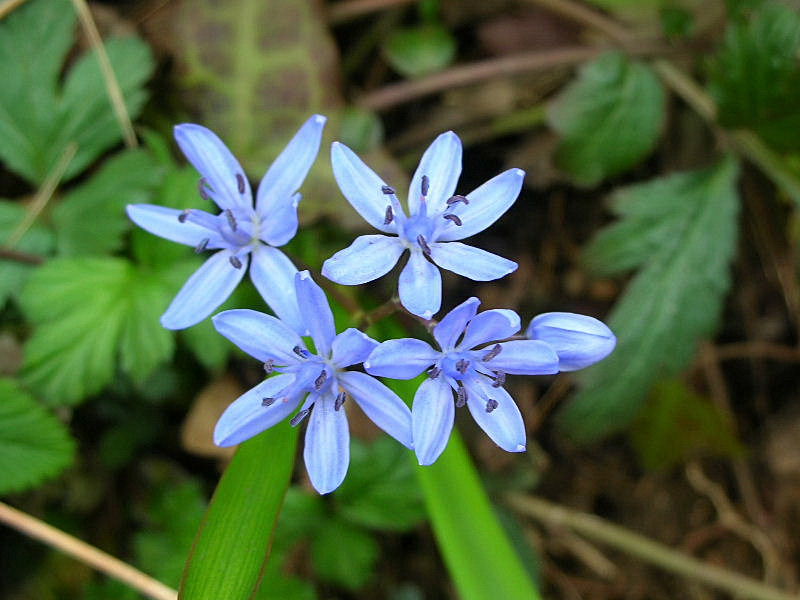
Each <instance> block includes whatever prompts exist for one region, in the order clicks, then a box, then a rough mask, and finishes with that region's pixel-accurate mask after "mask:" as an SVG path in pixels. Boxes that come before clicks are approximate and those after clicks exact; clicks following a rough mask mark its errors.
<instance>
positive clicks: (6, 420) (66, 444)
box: [0, 379, 75, 494]
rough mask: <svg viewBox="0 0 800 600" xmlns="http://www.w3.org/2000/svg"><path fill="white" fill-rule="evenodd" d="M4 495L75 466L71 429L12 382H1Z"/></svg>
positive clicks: (1, 488) (0, 458)
mask: <svg viewBox="0 0 800 600" xmlns="http://www.w3.org/2000/svg"><path fill="white" fill-rule="evenodd" d="M0 400H2V401H0V494H7V493H10V492H20V491H22V490H24V489H28V488H30V487H33V486H35V485H38V484H39V483H41V482H42V481H44V480H45V479H47V478H49V477H53V476H54V475H56V474H58V473H59V472H60V471H62V470H63V469H64V468H65V467H67V466H69V465H70V463H72V459H73V456H74V454H75V442H74V441H73V440H72V438H71V437H70V435H69V432H68V431H67V428H66V427H65V426H64V425H63V423H61V422H60V421H59V420H58V419H56V417H54V416H53V415H52V414H50V413H49V412H48V411H46V410H45V409H44V408H43V407H42V406H41V405H39V404H38V403H37V402H36V400H34V399H33V397H32V396H31V395H30V394H28V393H27V392H25V391H24V390H23V389H22V388H21V387H20V386H19V384H18V383H17V382H16V381H14V380H12V379H0Z"/></svg>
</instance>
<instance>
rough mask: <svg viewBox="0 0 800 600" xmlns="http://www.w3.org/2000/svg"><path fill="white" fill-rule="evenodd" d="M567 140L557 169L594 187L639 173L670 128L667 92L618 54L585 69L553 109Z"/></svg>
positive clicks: (554, 125) (654, 78)
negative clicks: (634, 171) (609, 179)
mask: <svg viewBox="0 0 800 600" xmlns="http://www.w3.org/2000/svg"><path fill="white" fill-rule="evenodd" d="M548 118H549V121H550V125H551V127H552V128H553V129H554V130H555V131H556V132H558V133H559V134H560V135H561V141H560V143H559V145H558V148H557V149H556V153H555V161H556V165H557V166H558V167H559V168H560V169H562V170H563V171H565V172H566V173H567V174H569V175H570V176H571V177H572V178H573V179H574V180H575V182H576V183H578V184H580V185H586V186H592V185H596V184H598V183H600V182H601V181H602V180H603V179H605V178H606V177H609V176H611V175H616V174H618V173H621V172H623V171H626V170H627V169H629V168H631V167H633V166H634V165H635V164H637V163H638V162H639V161H641V160H642V159H643V158H645V157H646V156H647V155H648V154H650V152H651V151H652V150H653V148H655V145H656V143H657V142H658V137H659V134H660V133H661V129H662V127H663V122H664V90H663V88H662V86H661V82H660V81H659V79H658V77H657V76H656V75H655V73H653V71H652V70H651V69H650V68H649V67H648V66H647V65H645V64H644V63H641V62H638V61H632V60H630V59H628V58H626V57H625V56H624V55H622V54H619V53H616V52H608V53H605V54H603V55H601V56H599V57H598V58H596V59H594V60H593V61H591V62H589V63H587V64H585V65H584V66H583V67H581V70H580V71H579V73H578V78H577V79H576V80H575V81H573V82H572V83H571V84H570V85H568V86H567V87H566V89H564V91H563V92H562V93H561V94H560V95H559V96H558V97H557V98H556V99H555V100H553V102H551V104H550V106H549V107H548Z"/></svg>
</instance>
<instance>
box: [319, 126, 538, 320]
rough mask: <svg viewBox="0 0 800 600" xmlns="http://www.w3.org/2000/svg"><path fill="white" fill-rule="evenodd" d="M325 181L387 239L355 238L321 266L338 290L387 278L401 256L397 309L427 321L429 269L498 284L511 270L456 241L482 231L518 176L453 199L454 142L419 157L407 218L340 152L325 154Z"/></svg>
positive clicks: (432, 308) (433, 274)
mask: <svg viewBox="0 0 800 600" xmlns="http://www.w3.org/2000/svg"><path fill="white" fill-rule="evenodd" d="M331 161H332V163H333V174H334V175H335V176H336V181H337V182H338V184H339V187H340V188H341V190H342V193H343V194H344V195H345V197H346V198H347V200H348V201H349V202H350V204H351V205H352V206H353V208H354V209H356V211H357V212H358V213H359V214H360V215H361V216H362V217H364V219H365V220H366V221H367V222H368V223H369V224H370V225H372V226H373V227H375V228H376V229H378V230H380V231H382V232H384V233H387V234H392V235H391V236H388V235H363V236H361V237H358V238H356V240H355V241H354V242H353V243H352V244H351V245H350V247H348V248H345V249H344V250H341V251H339V252H337V253H336V254H334V255H333V256H332V257H331V258H329V259H328V260H326V261H325V264H324V265H323V267H322V274H323V275H324V276H325V277H327V278H328V279H331V280H333V281H335V282H337V283H341V284H343V285H357V284H361V283H366V282H368V281H372V280H373V279H377V278H378V277H381V276H382V275H385V274H386V273H388V272H389V271H390V270H391V268H392V267H394V265H395V264H396V263H397V261H398V260H399V258H400V255H401V254H403V252H404V251H405V250H408V251H409V258H408V263H407V264H406V265H405V267H403V270H402V271H401V273H400V280H399V283H398V292H399V295H400V302H401V303H402V305H403V306H404V307H405V308H406V309H408V310H409V311H410V312H412V313H414V314H415V315H418V316H421V317H424V318H426V319H430V318H431V317H432V316H433V315H434V314H436V313H437V312H439V309H440V307H441V301H442V278H441V274H440V273H439V269H438V268H437V267H436V266H437V265H438V266H439V267H441V268H443V269H447V270H448V271H453V272H454V273H457V274H459V275H462V276H464V277H468V278H469V279H473V280H475V281H490V280H493V279H499V278H500V277H503V276H505V275H508V274H509V273H511V272H512V271H514V270H516V268H517V263H515V262H513V261H510V260H507V259H505V258H502V257H500V256H497V255H495V254H492V253H490V252H486V251H485V250H481V249H479V248H473V247H472V246H468V245H466V244H462V243H461V242H458V241H456V240H462V239H464V238H467V237H470V236H471V235H474V234H476V233H478V232H480V231H483V230H484V229H486V228H487V227H489V225H491V224H492V223H494V222H495V221H496V220H497V219H498V218H500V216H501V215H502V214H503V213H505V212H506V210H508V208H509V207H510V206H511V205H512V204H513V203H514V201H515V200H516V199H517V196H518V195H519V191H520V188H521V187H522V179H523V177H524V176H525V172H524V171H522V170H520V169H510V170H508V171H505V172H503V173H501V174H500V175H497V176H496V177H494V178H493V179H490V180H489V181H487V182H486V183H484V184H483V185H482V186H480V187H479V188H477V189H476V190H475V191H473V192H471V193H469V194H467V195H466V196H459V195H454V194H455V191H456V184H457V183H458V178H459V176H460V175H461V140H459V139H458V136H457V135H456V134H455V133H453V132H452V131H448V132H447V133H443V134H441V135H440V136H439V137H437V138H436V140H434V142H433V143H432V144H431V146H430V147H429V148H428V149H427V150H426V151H425V154H424V155H423V156H422V160H421V161H420V163H419V166H418V167H417V171H416V173H414V177H413V179H412V180H411V188H410V191H409V194H408V210H409V215H410V216H407V215H406V212H405V211H404V210H403V207H402V206H401V205H400V201H399V200H398V199H397V195H396V193H395V190H394V189H393V188H391V187H390V186H388V185H387V184H386V183H385V182H384V181H383V180H382V179H381V178H380V177H379V176H378V175H377V174H375V172H373V171H372V170H371V169H370V168H369V167H368V166H367V165H365V164H364V163H363V162H362V161H361V159H359V158H358V156H356V155H355V153H353V151H352V150H350V149H349V148H348V147H347V146H345V145H343V144H340V143H338V142H336V143H334V144H333V147H332V148H331Z"/></svg>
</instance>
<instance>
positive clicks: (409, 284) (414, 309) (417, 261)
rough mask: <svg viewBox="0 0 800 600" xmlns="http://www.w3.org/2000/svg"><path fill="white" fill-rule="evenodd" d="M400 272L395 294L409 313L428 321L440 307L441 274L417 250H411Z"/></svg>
mask: <svg viewBox="0 0 800 600" xmlns="http://www.w3.org/2000/svg"><path fill="white" fill-rule="evenodd" d="M410 254H411V255H410V256H409V258H408V263H406V266H405V267H403V270H402V271H401V272H400V280H399V281H398V285H397V292H398V294H399V296H400V304H402V305H403V306H404V307H405V308H406V310H408V311H409V312H411V313H413V314H415V315H417V316H419V317H422V318H423V319H430V318H432V317H433V315H435V314H436V313H437V312H439V309H440V308H441V307H442V274H441V273H439V269H437V268H436V266H435V265H433V264H431V263H430V262H428V261H427V260H425V257H424V256H423V255H422V252H420V251H418V250H412V251H411V253H410Z"/></svg>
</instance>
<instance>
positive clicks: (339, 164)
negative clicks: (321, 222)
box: [331, 142, 397, 233]
mask: <svg viewBox="0 0 800 600" xmlns="http://www.w3.org/2000/svg"><path fill="white" fill-rule="evenodd" d="M331 163H332V165H333V175H334V177H335V178H336V183H338V184H339V189H340V190H342V194H344V197H345V198H347V201H348V202H350V205H351V206H352V207H353V208H354V209H356V212H358V214H360V215H361V216H362V217H364V220H365V221H366V222H367V223H369V224H370V225H372V226H373V227H374V228H375V229H377V230H378V231H383V232H385V233H394V232H395V231H396V230H397V228H396V227H395V225H394V223H390V224H388V225H384V224H383V221H384V218H385V216H386V207H387V206H389V201H388V200H387V199H386V196H385V195H384V194H383V192H382V191H381V188H382V187H383V186H385V185H386V183H385V182H384V181H383V179H381V178H380V177H379V176H378V175H377V174H376V173H375V171H373V170H372V169H370V168H369V167H368V166H367V165H365V164H364V162H363V161H362V160H361V159H360V158H359V157H358V156H356V154H355V152H353V151H352V150H350V148H348V147H347V146H345V145H344V144H342V143H340V142H334V143H333V145H332V146H331Z"/></svg>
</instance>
